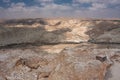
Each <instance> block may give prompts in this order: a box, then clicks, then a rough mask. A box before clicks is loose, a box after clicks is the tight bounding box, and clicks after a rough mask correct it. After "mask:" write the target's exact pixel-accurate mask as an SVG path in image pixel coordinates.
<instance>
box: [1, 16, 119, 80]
mask: <svg viewBox="0 0 120 80" xmlns="http://www.w3.org/2000/svg"><path fill="white" fill-rule="evenodd" d="M119 72H120V20H99V19H95V20H93V19H88V20H87V19H84V20H83V19H64V18H61V19H42V18H38V19H19V20H6V21H0V80H119V79H120V76H119Z"/></svg>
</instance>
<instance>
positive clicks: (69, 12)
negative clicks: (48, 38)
mask: <svg viewBox="0 0 120 80" xmlns="http://www.w3.org/2000/svg"><path fill="white" fill-rule="evenodd" d="M56 17H73V18H74V17H75V18H120V0H0V19H16V18H56Z"/></svg>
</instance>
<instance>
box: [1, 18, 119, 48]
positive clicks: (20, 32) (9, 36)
mask: <svg viewBox="0 0 120 80" xmlns="http://www.w3.org/2000/svg"><path fill="white" fill-rule="evenodd" d="M119 35H120V22H119V20H118V21H114V20H108V21H105V20H79V19H53V20H52V19H46V20H44V19H33V20H26V21H25V20H23V21H22V20H17V21H16V20H11V21H6V22H4V23H1V25H0V46H5V45H10V44H21V43H35V42H39V43H80V42H88V41H89V42H94V43H108V42H109V43H120V36H119Z"/></svg>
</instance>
